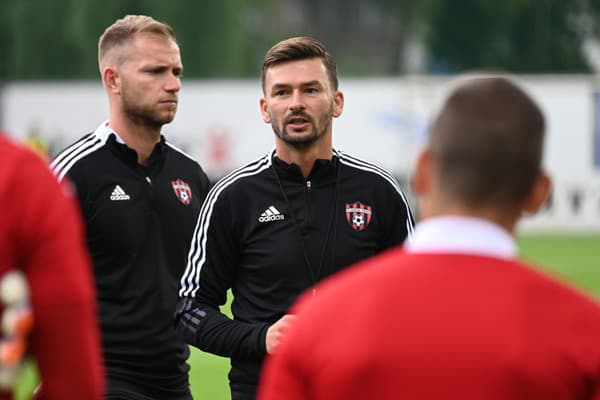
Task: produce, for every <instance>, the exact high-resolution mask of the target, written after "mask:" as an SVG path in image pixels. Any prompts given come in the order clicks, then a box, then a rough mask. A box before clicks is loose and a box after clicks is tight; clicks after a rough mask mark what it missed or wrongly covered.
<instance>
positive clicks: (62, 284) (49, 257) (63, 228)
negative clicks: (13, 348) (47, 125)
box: [11, 153, 104, 400]
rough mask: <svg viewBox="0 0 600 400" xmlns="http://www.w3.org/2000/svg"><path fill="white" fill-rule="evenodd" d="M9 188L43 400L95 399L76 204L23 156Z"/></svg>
mask: <svg viewBox="0 0 600 400" xmlns="http://www.w3.org/2000/svg"><path fill="white" fill-rule="evenodd" d="M13 176H14V179H13V182H12V184H11V186H12V188H13V189H14V193H15V198H17V199H18V202H19V204H18V207H19V209H20V210H22V212H21V215H20V216H19V219H20V224H19V234H18V237H19V239H20V244H21V247H20V249H21V250H22V254H23V256H22V258H21V260H20V266H21V268H22V269H23V270H24V272H25V275H26V276H27V280H28V283H29V286H30V293H31V303H32V308H33V313H34V318H35V325H34V329H33V334H32V351H33V354H34V356H35V358H36V360H37V363H38V368H39V371H40V374H41V380H42V384H43V385H42V388H43V390H42V394H41V396H40V398H43V399H57V400H58V399H60V400H70V399H73V400H75V399H77V400H81V399H100V398H101V397H102V395H103V390H104V381H103V379H104V378H103V372H104V371H103V367H102V359H101V352H100V338H99V333H98V322H97V316H96V305H95V293H94V289H93V281H92V275H91V266H90V260H89V256H88V254H87V250H86V248H85V243H84V239H83V238H84V236H83V227H82V224H81V220H80V216H79V211H78V209H77V208H76V205H75V202H74V199H73V198H72V197H71V196H69V197H67V196H65V193H66V192H65V190H64V189H65V188H64V187H63V188H61V186H60V185H59V184H58V183H57V182H56V180H55V178H54V176H52V174H51V173H50V171H49V170H48V168H47V166H46V165H45V163H44V162H43V161H42V160H41V159H38V157H37V156H35V155H33V154H29V153H24V155H23V157H22V160H21V162H20V163H19V170H18V173H15V174H13Z"/></svg>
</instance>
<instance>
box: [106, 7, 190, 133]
mask: <svg viewBox="0 0 600 400" xmlns="http://www.w3.org/2000/svg"><path fill="white" fill-rule="evenodd" d="M98 64H99V67H100V74H101V76H102V81H103V83H104V86H105V87H106V89H107V92H108V94H109V101H110V103H111V119H112V117H113V116H114V115H113V111H118V112H121V113H123V114H124V115H125V116H126V117H127V118H128V119H129V120H131V121H132V122H133V123H136V124H142V125H149V126H153V127H160V126H162V125H163V124H165V123H168V122H171V121H172V120H173V118H174V117H175V112H176V110H177V100H178V92H179V89H180V87H181V82H180V77H181V74H182V71H183V65H182V63H181V56H180V51H179V46H178V45H177V40H176V38H175V33H174V31H173V29H172V28H171V27H170V26H169V25H167V24H164V23H162V22H158V21H156V20H155V19H153V18H151V17H148V16H144V15H127V16H125V17H124V18H121V19H119V20H117V21H116V22H115V23H113V24H112V25H111V26H109V27H108V28H106V30H105V31H104V33H103V34H102V36H101V37H100V40H99V42H98ZM113 107H114V108H115V110H113V109H112V108H113Z"/></svg>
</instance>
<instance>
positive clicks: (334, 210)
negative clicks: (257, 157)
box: [272, 162, 342, 285]
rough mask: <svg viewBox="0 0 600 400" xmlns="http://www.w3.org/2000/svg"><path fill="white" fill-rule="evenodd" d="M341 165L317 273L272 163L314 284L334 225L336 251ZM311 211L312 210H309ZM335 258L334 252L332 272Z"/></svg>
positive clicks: (337, 172) (317, 278) (290, 204)
mask: <svg viewBox="0 0 600 400" xmlns="http://www.w3.org/2000/svg"><path fill="white" fill-rule="evenodd" d="M341 167H342V165H341V163H339V162H338V165H337V171H336V178H335V187H334V190H333V191H334V194H333V202H332V204H331V206H330V208H329V210H330V213H329V222H328V226H327V233H326V235H325V242H324V243H323V248H322V249H321V257H320V259H319V265H318V268H317V271H316V273H315V272H314V271H313V268H312V264H311V262H310V259H309V258H308V252H307V251H306V243H305V241H304V236H303V235H302V231H301V229H300V224H299V223H298V219H297V218H296V215H295V214H294V211H293V209H292V203H291V202H290V200H289V198H288V196H287V194H286V193H285V190H284V188H283V185H282V183H281V178H280V177H279V174H278V173H277V170H276V167H275V165H274V164H273V165H272V168H273V173H274V174H275V179H277V184H278V185H279V190H280V191H281V195H282V196H283V200H284V201H285V203H286V205H287V207H288V209H289V212H290V216H291V217H292V223H293V224H294V228H295V230H296V234H297V235H298V240H299V241H300V244H301V245H302V254H303V256H304V263H305V265H306V269H307V272H308V276H309V278H310V279H311V280H312V283H313V285H314V284H315V283H317V282H318V280H319V277H320V275H321V269H322V267H323V261H324V260H325V252H326V251H327V245H328V243H329V237H330V236H331V232H332V227H333V253H335V238H336V234H337V227H335V225H337V211H338V204H337V203H338V196H339V185H340V175H341V173H340V170H341ZM309 212H310V210H309ZM334 258H335V254H332V256H331V262H332V265H331V270H332V271H331V272H333V261H334Z"/></svg>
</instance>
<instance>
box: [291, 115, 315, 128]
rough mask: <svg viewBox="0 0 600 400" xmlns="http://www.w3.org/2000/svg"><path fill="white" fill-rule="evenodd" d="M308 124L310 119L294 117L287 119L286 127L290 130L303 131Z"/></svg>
mask: <svg viewBox="0 0 600 400" xmlns="http://www.w3.org/2000/svg"><path fill="white" fill-rule="evenodd" d="M309 123H310V119H309V118H307V117H303V116H294V117H290V118H288V119H287V122H286V125H288V126H289V127H290V128H292V129H298V130H301V129H305V128H306V127H307V126H308V124H309Z"/></svg>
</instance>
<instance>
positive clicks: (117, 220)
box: [51, 15, 208, 400]
mask: <svg viewBox="0 0 600 400" xmlns="http://www.w3.org/2000/svg"><path fill="white" fill-rule="evenodd" d="M98 63H99V67H100V73H101V75H102V81H103V83H104V86H105V88H106V92H107V94H108V100H109V108H110V110H109V111H110V114H109V119H108V121H106V122H103V123H102V124H100V126H99V127H98V128H97V129H96V130H95V131H94V132H93V133H91V134H88V135H86V136H84V137H83V138H81V139H80V140H79V141H77V142H76V143H74V144H73V145H71V146H70V147H68V148H67V149H66V150H64V151H63V152H62V153H61V154H59V155H58V156H57V157H56V159H55V160H54V162H53V163H52V166H51V167H52V169H53V171H54V173H55V174H56V175H57V176H58V178H59V179H63V177H65V176H68V177H69V178H70V179H71V180H72V181H73V183H74V184H75V186H76V189H77V195H78V196H79V201H80V205H81V209H82V211H83V214H84V216H85V220H86V223H87V243H88V247H89V250H90V253H91V255H92V258H93V261H94V272H95V278H96V285H97V288H98V301H99V306H100V322H101V328H102V339H103V349H104V359H105V362H106V371H107V375H108V393H107V398H108V399H134V400H151V399H156V400H158V399H169V400H187V399H191V394H190V390H189V383H188V370H189V366H188V365H187V363H186V360H187V358H188V355H189V350H188V346H187V345H186V344H185V343H183V342H182V341H181V340H179V339H177V338H176V336H175V329H174V327H173V312H174V311H175V306H176V304H177V286H178V279H179V277H180V276H181V273H182V272H183V268H184V266H185V260H186V256H187V251H188V249H189V244H190V241H191V237H192V233H193V231H194V223H195V220H196V219H197V218H198V213H199V211H200V206H201V204H202V201H203V200H204V198H205V196H206V193H207V192H208V178H207V177H206V174H205V173H204V172H203V171H202V169H201V168H200V166H199V165H198V163H197V162H196V161H195V160H193V159H192V158H190V157H189V156H188V155H187V154H185V153H183V152H182V151H181V150H179V149H178V148H176V147H175V146H173V145H172V144H171V143H170V142H168V141H167V140H165V138H164V136H162V134H161V129H162V126H163V125H164V124H167V123H169V122H171V121H172V120H173V118H174V117H175V113H176V111H177V103H178V93H179V89H180V88H181V80H180V79H181V74H182V72H183V65H182V63H181V56H180V52H179V46H178V45H177V42H176V39H175V35H174V33H173V30H172V29H171V27H170V26H168V25H166V24H164V23H161V22H158V21H156V20H154V19H153V18H151V17H147V16H142V15H128V16H126V17H124V18H122V19H120V20H118V21H116V22H115V23H114V24H113V25H111V26H109V27H108V28H107V29H106V31H105V32H104V34H103V35H102V36H101V37H100V40H99V44H98Z"/></svg>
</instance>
